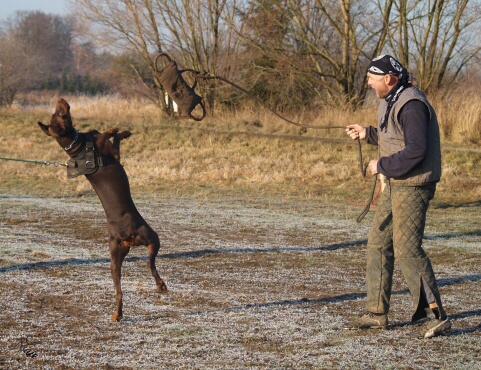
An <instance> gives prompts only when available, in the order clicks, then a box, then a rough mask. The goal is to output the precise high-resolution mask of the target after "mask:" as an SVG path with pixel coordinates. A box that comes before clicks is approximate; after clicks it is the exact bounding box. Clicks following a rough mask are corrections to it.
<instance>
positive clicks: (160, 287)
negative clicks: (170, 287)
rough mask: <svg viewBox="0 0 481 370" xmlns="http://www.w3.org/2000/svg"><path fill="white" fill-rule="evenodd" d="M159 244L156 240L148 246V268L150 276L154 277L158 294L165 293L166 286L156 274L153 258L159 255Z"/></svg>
mask: <svg viewBox="0 0 481 370" xmlns="http://www.w3.org/2000/svg"><path fill="white" fill-rule="evenodd" d="M159 249H160V243H159V241H158V240H156V241H155V242H153V243H151V244H149V262H148V267H149V269H150V272H151V273H152V276H153V277H154V280H155V284H156V285H157V291H158V292H160V293H164V292H167V285H165V283H164V281H163V280H162V278H161V277H160V276H159V273H158V272H157V268H156V267H155V257H157V253H159Z"/></svg>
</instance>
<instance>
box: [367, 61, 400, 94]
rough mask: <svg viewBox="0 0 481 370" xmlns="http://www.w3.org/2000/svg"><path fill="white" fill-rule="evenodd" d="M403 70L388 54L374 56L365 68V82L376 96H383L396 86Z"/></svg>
mask: <svg viewBox="0 0 481 370" xmlns="http://www.w3.org/2000/svg"><path fill="white" fill-rule="evenodd" d="M403 71H405V69H404V68H403V66H402V65H401V63H399V62H398V61H397V60H396V59H394V58H393V57H392V56H390V55H381V56H379V57H377V58H374V59H373V60H372V62H371V63H370V64H369V67H368V69H367V83H368V85H369V86H371V88H373V89H374V91H375V92H376V96H377V97H378V98H385V97H386V96H387V95H388V94H389V92H390V91H391V90H392V89H393V88H394V86H396V84H397V83H398V81H399V78H400V76H401V74H402V73H403Z"/></svg>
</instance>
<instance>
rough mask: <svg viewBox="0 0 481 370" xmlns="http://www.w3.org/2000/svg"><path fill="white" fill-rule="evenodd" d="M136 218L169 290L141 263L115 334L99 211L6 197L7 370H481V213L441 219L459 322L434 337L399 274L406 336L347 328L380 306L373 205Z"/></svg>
mask: <svg viewBox="0 0 481 370" xmlns="http://www.w3.org/2000/svg"><path fill="white" fill-rule="evenodd" d="M137 205H138V207H139V210H140V211H141V213H142V214H143V215H144V217H145V218H146V219H147V220H148V221H149V222H150V224H151V225H152V226H153V228H154V229H155V230H156V231H157V232H158V233H159V235H160V237H161V240H163V246H162V249H161V252H160V255H159V258H158V259H157V265H158V269H159V272H160V274H161V276H162V277H163V278H164V279H165V281H166V283H167V285H168V287H169V289H170V293H169V294H167V295H164V296H160V295H158V294H156V293H155V292H154V282H153V280H152V278H151V276H150V274H149V272H148V270H147V268H146V255H147V254H146V249H145V248H142V247H141V248H138V249H135V250H133V251H132V252H131V254H129V258H128V260H127V262H126V263H125V264H124V269H123V289H124V309H125V319H124V320H123V321H122V322H120V323H112V322H111V321H110V316H111V314H112V312H113V308H114V291H113V285H112V281H111V278H110V270H109V260H108V249H107V234H106V229H105V218H104V214H103V210H102V209H101V206H100V203H99V201H98V199H97V198H95V197H94V196H90V195H89V196H84V197H80V198H37V197H14V196H8V195H3V196H2V195H0V230H1V235H2V238H1V240H0V282H1V287H0V306H1V310H0V324H1V329H0V338H1V339H0V348H2V349H1V352H0V368H7V369H27V368H28V369H100V368H104V369H174V368H175V369H178V368H191V369H216V368H217V369H232V368H235V369H261V368H277V369H278V368H297V369H300V368H303V369H309V368H315V369H332V368H339V369H341V368H342V369H346V368H349V369H389V368H396V369H399V368H406V369H425V368H446V369H448V368H449V369H474V368H480V366H479V364H480V363H481V341H480V336H481V325H480V322H481V309H480V307H479V303H478V302H479V301H480V298H481V292H480V290H479V284H480V283H479V281H480V280H481V273H480V269H479V266H480V262H481V243H480V234H481V232H480V227H479V225H480V218H481V216H480V215H479V211H478V208H477V207H472V205H469V204H466V205H460V206H459V205H458V206H456V207H454V206H451V205H446V204H444V205H434V206H433V209H432V211H431V213H430V215H429V217H430V219H429V220H430V222H429V225H428V227H427V235H426V240H425V248H426V250H427V252H428V254H429V255H430V257H431V260H432V261H433V265H434V267H435V270H436V273H437V277H438V280H439V284H440V286H441V293H442V294H443V297H444V300H445V305H446V307H447V309H448V311H449V313H451V314H452V318H453V320H454V325H453V331H452V332H451V333H450V334H449V335H448V336H445V337H440V338H435V339H433V340H424V339H422V336H421V332H422V327H421V326H418V325H408V322H407V320H408V318H409V316H410V310H411V302H410V298H409V295H408V292H407V290H406V286H405V284H404V281H403V279H402V277H401V274H400V272H399V270H397V269H396V276H395V286H394V292H395V293H394V296H393V302H392V313H391V316H390V319H391V321H392V323H393V326H392V328H391V329H390V330H386V331H368V332H366V331H350V330H343V327H344V326H345V325H346V324H347V322H348V320H349V318H350V317H351V316H353V315H357V314H359V313H361V312H362V311H363V304H364V298H365V294H364V265H365V248H364V246H365V242H366V240H365V239H366V237H367V231H368V227H369V221H370V217H371V215H369V216H367V218H366V220H365V221H364V222H363V223H362V224H360V225H359V224H357V223H356V222H355V218H356V216H357V214H358V212H359V211H360V208H359V207H355V206H352V205H349V204H327V203H326V204H323V203H320V202H318V201H315V202H314V201H312V202H307V201H304V202H302V203H300V202H298V201H292V200H278V199H277V200H275V199H266V198H263V199H260V198H259V199H256V198H252V197H249V196H245V197H242V196H239V197H237V198H216V199H209V198H206V199H194V198H188V197H181V196H171V195H157V196H156V197H154V198H153V199H140V200H137ZM447 220H449V223H447V222H446V221H447Z"/></svg>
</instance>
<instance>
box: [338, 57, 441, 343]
mask: <svg viewBox="0 0 481 370" xmlns="http://www.w3.org/2000/svg"><path fill="white" fill-rule="evenodd" d="M367 76H368V84H369V85H370V86H371V88H373V89H374V91H375V92H376V96H377V97H378V98H379V99H380V105H379V110H378V119H379V126H378V127H372V126H369V127H362V126H360V125H357V124H356V125H349V126H347V128H346V132H347V134H348V135H349V136H350V137H351V138H352V139H361V140H362V139H366V140H367V142H368V143H370V144H373V145H376V146H379V155H380V158H379V160H372V161H370V163H369V171H370V172H371V174H372V175H376V176H377V175H378V174H379V176H380V177H381V181H382V182H383V185H384V187H383V191H382V192H381V195H380V197H379V200H378V206H377V208H376V211H375V214H374V219H373V221H372V225H371V229H370V232H369V238H368V244H367V271H366V288H367V305H366V308H367V311H368V312H367V314H366V315H363V316H362V317H360V318H359V319H358V320H357V321H356V322H355V323H354V324H355V326H356V327H358V328H363V329H369V328H386V327H387V325H388V311H389V302H390V298H391V289H392V276H393V270H394V259H395V258H396V259H397V261H398V263H399V266H400V268H401V271H402V273H403V275H404V278H405V279H406V282H407V285H408V287H409V291H410V292H411V296H412V299H413V303H414V314H413V316H412V321H413V322H414V321H417V320H419V319H422V318H425V317H428V316H429V317H431V320H430V321H429V322H428V327H427V331H426V332H425V334H424V337H425V338H431V337H435V336H438V335H442V334H444V333H445V332H446V331H447V330H449V329H450V328H451V322H450V320H449V319H448V317H447V316H446V312H445V311H444V309H443V307H442V304H441V296H440V294H439V290H438V286H437V283H436V278H435V276H434V272H433V269H432V266H431V263H430V261H429V258H428V257H427V256H426V254H425V252H424V250H423V248H422V239H423V235H424V226H425V220H426V212H427V209H428V205H429V201H430V200H431V199H432V198H433V197H434V193H435V190H436V183H437V182H438V181H439V179H440V177H441V148H440V136H439V126H438V121H437V118H436V113H435V112H434V109H433V107H432V106H431V104H430V103H429V102H428V100H427V99H426V97H425V95H424V94H423V93H422V92H421V91H420V90H419V89H417V88H416V87H415V86H413V85H412V84H411V81H410V80H409V74H408V72H407V70H406V69H405V68H404V67H403V66H402V65H401V63H399V62H398V61H397V60H396V59H394V58H393V57H392V56H390V55H382V56H380V57H378V58H375V59H374V60H373V61H372V62H371V63H370V65H369V68H368V73H367Z"/></svg>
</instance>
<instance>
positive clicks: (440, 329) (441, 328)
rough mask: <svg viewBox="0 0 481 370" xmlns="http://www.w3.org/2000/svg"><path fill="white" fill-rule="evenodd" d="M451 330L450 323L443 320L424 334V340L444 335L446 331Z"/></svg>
mask: <svg viewBox="0 0 481 370" xmlns="http://www.w3.org/2000/svg"><path fill="white" fill-rule="evenodd" d="M449 329H451V321H449V320H444V321H441V322H440V323H439V324H438V325H436V326H435V327H433V328H431V329H429V330H428V331H427V332H426V334H424V338H433V337H437V336H439V335H444V334H445V332H446V331H447V330H449Z"/></svg>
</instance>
